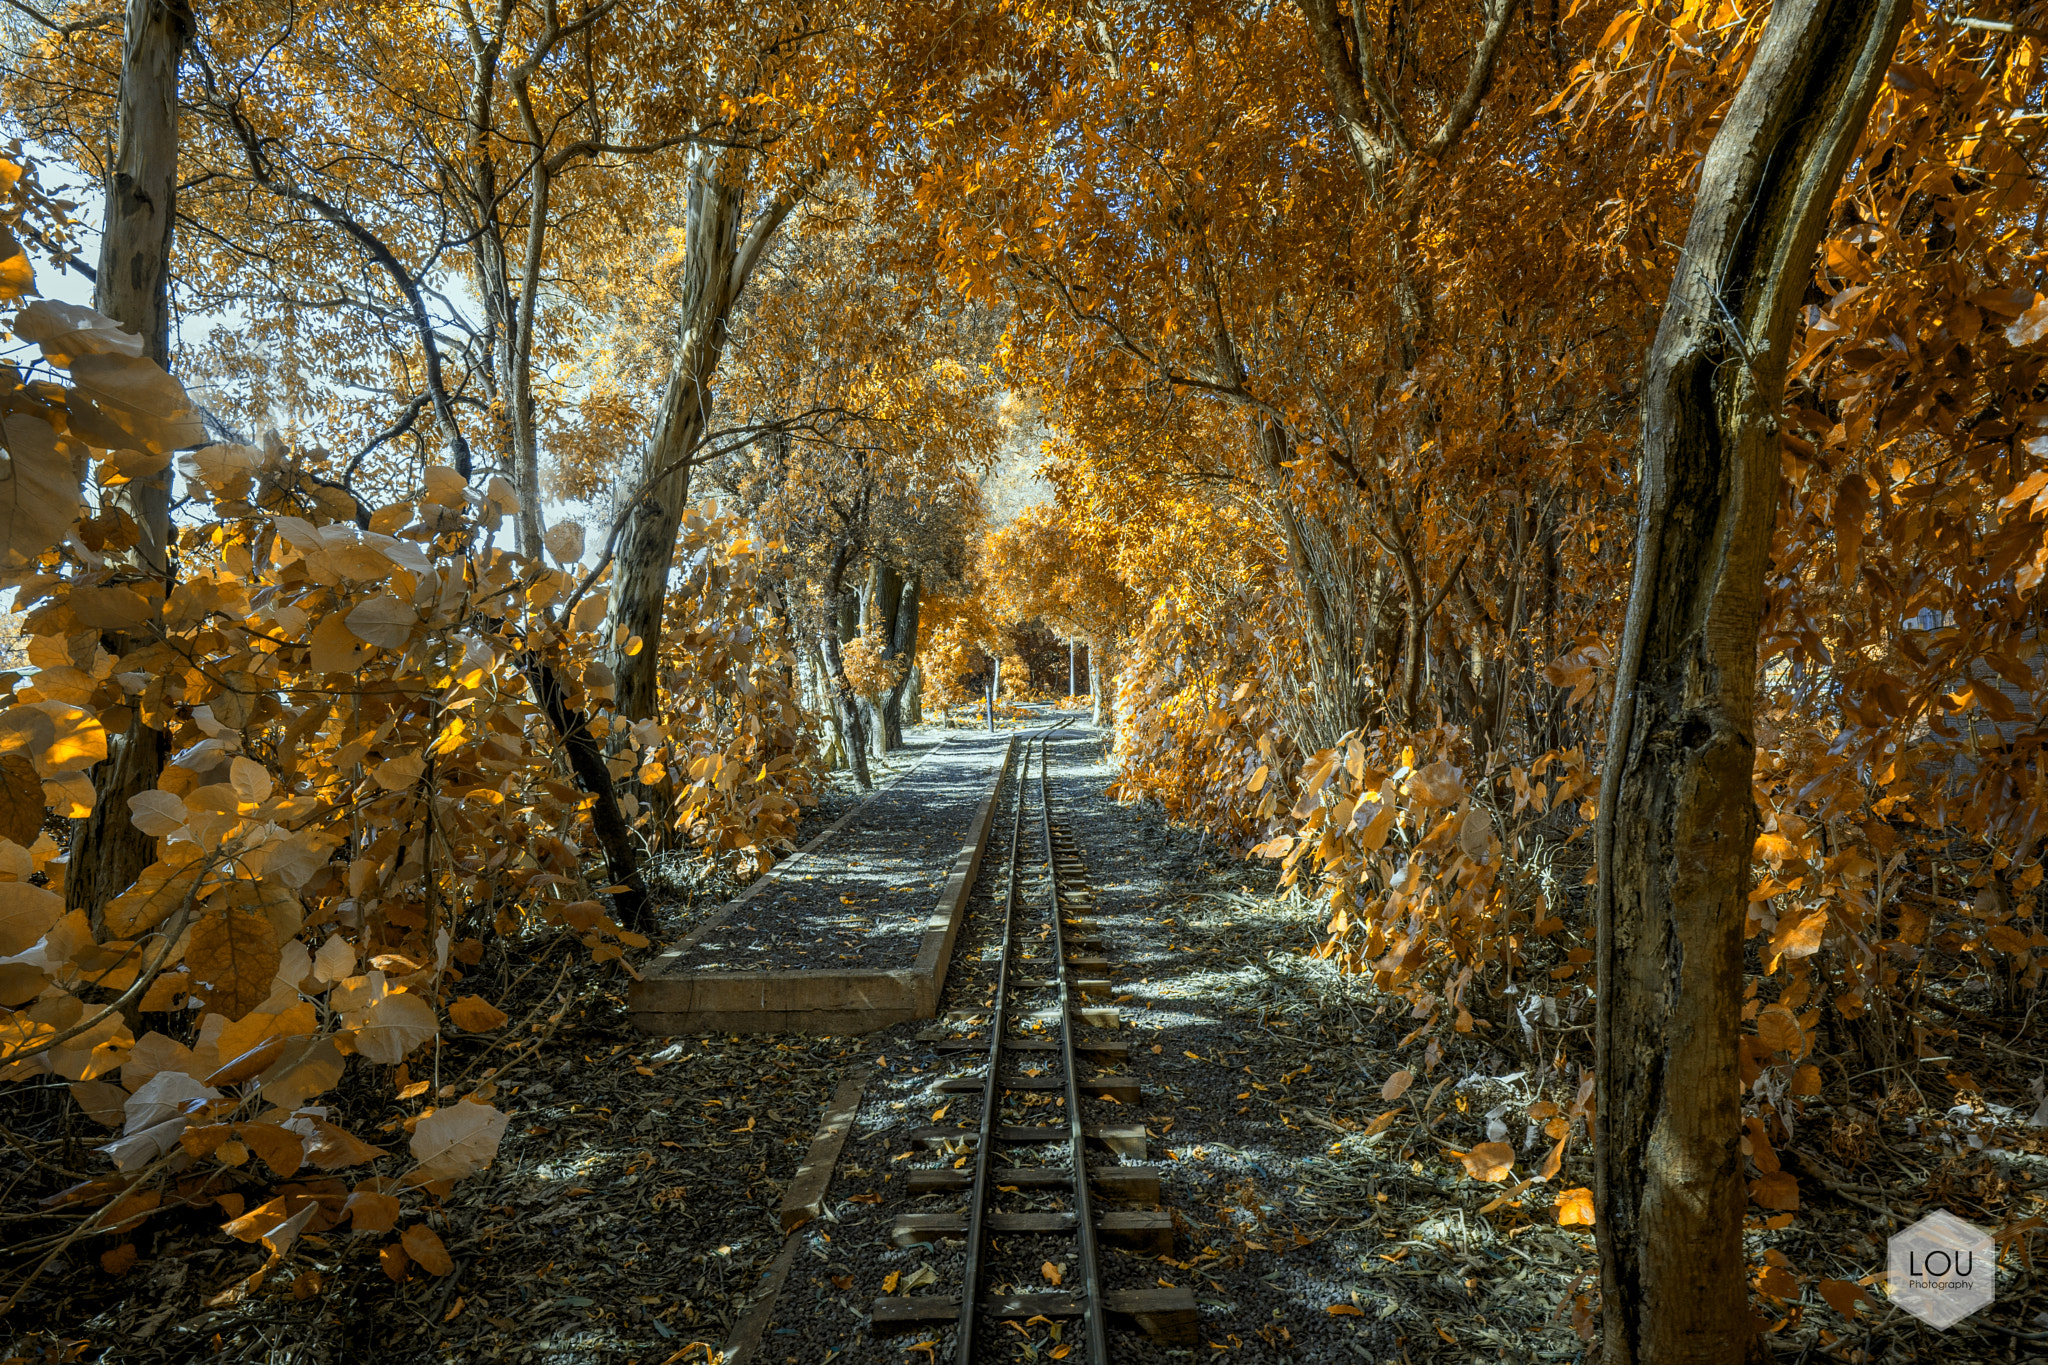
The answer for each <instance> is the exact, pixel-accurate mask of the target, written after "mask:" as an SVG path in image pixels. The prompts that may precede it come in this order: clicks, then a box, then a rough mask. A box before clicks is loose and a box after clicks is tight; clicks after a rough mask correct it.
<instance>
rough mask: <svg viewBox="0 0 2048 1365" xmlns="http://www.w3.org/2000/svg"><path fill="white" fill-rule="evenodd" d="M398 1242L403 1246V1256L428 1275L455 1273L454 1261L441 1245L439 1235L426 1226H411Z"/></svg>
mask: <svg viewBox="0 0 2048 1365" xmlns="http://www.w3.org/2000/svg"><path fill="white" fill-rule="evenodd" d="M398 1240H399V1242H400V1243H401V1244H403V1245H404V1247H405V1254H406V1255H408V1256H410V1257H412V1258H413V1260H414V1261H416V1262H417V1263H418V1264H419V1267H420V1269H422V1270H424V1271H426V1272H427V1273H428V1274H429V1275H452V1274H454V1273H455V1261H454V1259H453V1258H452V1257H450V1256H449V1255H448V1248H447V1247H445V1246H443V1245H442V1243H441V1237H440V1234H438V1233H436V1232H435V1231H434V1230H433V1229H432V1228H430V1227H428V1226H427V1225H426V1224H424V1223H415V1224H413V1225H412V1226H411V1227H409V1228H407V1229H406V1230H405V1232H404V1234H403V1235H402V1236H401V1237H400V1238H399V1239H398Z"/></svg>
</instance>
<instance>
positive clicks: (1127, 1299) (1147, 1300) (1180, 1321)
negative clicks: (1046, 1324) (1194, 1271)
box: [1046, 1289, 1202, 1346]
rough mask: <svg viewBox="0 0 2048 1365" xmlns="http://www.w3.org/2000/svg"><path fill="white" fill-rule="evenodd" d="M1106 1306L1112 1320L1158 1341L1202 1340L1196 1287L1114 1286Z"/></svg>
mask: <svg viewBox="0 0 2048 1365" xmlns="http://www.w3.org/2000/svg"><path fill="white" fill-rule="evenodd" d="M1102 1306H1103V1308H1104V1309H1106V1310H1107V1311H1108V1313H1109V1320H1110V1321H1111V1322H1112V1323H1115V1324H1116V1325H1117V1326H1119V1327H1133V1328H1136V1329H1137V1330H1139V1331H1141V1332H1143V1333H1144V1334H1145V1335H1146V1336H1148V1337H1151V1338H1152V1339H1153V1340H1154V1341H1159V1342H1164V1343H1166V1344H1167V1345H1169V1346H1193V1345H1195V1344H1196V1342H1197V1341H1198V1340H1199V1335H1200V1331H1201V1325H1202V1323H1201V1309H1200V1308H1199V1307H1197V1306H1196V1304H1195V1293H1194V1291H1193V1290H1192V1289H1112V1290H1110V1291H1109V1292H1108V1293H1107V1294H1104V1295H1103V1296H1102ZM1046 1316H1047V1317H1051V1316H1052V1315H1051V1314H1050V1313H1048V1314H1046Z"/></svg>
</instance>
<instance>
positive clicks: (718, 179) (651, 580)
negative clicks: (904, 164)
mask: <svg viewBox="0 0 2048 1365" xmlns="http://www.w3.org/2000/svg"><path fill="white" fill-rule="evenodd" d="M751 155H752V153H749V152H742V151H737V150H732V149H729V148H700V149H699V150H697V151H696V152H694V153H693V154H692V156H691V161H690V184H689V195H688V200H687V203H686V207H685V219H684V228H683V282H682V290H681V295H682V306H681V309H680V314H681V316H680V318H679V320H678V324H677V327H678V334H679V338H680V344H679V345H678V346H677V347H676V358H675V363H674V365H673V366H672V367H671V368H670V370H669V377H668V384H667V387H666V388H665V389H664V390H663V392H662V397H661V410H660V411H659V412H658V413H656V414H655V419H654V430H653V431H652V433H650V435H649V437H648V440H647V445H646V447H645V448H644V449H643V450H642V451H641V455H640V463H639V467H638V468H637V469H636V470H635V471H634V473H633V475H632V482H631V484H630V485H629V491H630V493H631V503H630V508H631V510H630V512H629V514H628V515H627V518H626V524H625V527H624V529H623V530H622V531H621V533H620V535H619V544H618V550H617V553H616V556H615V558H614V560H613V565H612V588H611V602H610V608H609V617H608V620H607V622H606V625H607V627H608V634H609V635H610V636H611V638H613V639H614V640H616V641H617V643H616V644H615V645H614V646H613V651H612V658H611V660H610V662H611V667H612V673H613V675H614V676H615V677H617V679H618V683H619V698H618V709H619V712H620V714H622V715H624V716H625V717H626V718H627V719H629V720H646V719H648V718H649V717H650V716H652V715H653V714H654V709H655V699H656V691H655V679H656V676H657V672H658V668H659V663H658V661H659V659H660V655H661V617H662V608H663V607H664V606H665V605H666V604H667V601H668V570H669V564H670V562H671V561H672V560H673V559H674V558H675V551H676V530H677V528H678V527H680V526H681V525H682V521H683V508H684V505H685V504H686V503H687V502H688V500H689V496H690V463H691V461H692V460H693V459H694V458H695V456H696V452H697V447H698V445H699V444H700V443H701V442H702V441H703V439H704V431H705V428H706V426H707V424H708V423H709V421H710V418H711V404H712V393H711V381H712V379H713V377H715V376H716V374H717V372H718V364H719V361H720V360H721V359H722V358H723V356H724V354H725V343H726V339H727V324H728V322H729V321H730V319H731V317H732V310H733V306H734V305H735V304H736V303H738V302H739V297H740V294H741V292H742V291H743V290H744V289H745V288H746V285H747V279H748V277H749V276H751V275H752V274H753V272H754V267H755V266H756V265H758V264H759V263H760V260H761V253H762V252H763V251H764V250H765V249H766V248H767V245H768V242H769V240H770V239H771V238H772V237H773V236H774V235H775V232H776V230H777V229H778V228H780V227H781V226H782V223H783V222H784V220H785V219H787V218H788V217H789V213H790V210H791V209H792V208H794V207H795V205H796V201H797V200H798V199H799V198H800V197H801V196H802V195H803V194H805V193H806V192H807V191H808V190H809V187H810V185H811V184H812V182H813V181H814V180H815V179H816V177H817V175H818V174H820V173H821V172H822V168H820V170H818V171H813V172H812V173H810V174H807V175H805V176H803V177H801V178H799V179H798V181H797V182H796V183H795V184H794V185H792V186H791V187H790V188H789V189H787V190H785V191H783V192H782V193H780V194H778V195H776V196H775V197H774V198H773V199H772V200H770V201H769V202H768V204H767V205H765V206H764V207H763V208H762V209H761V211H760V213H758V214H757V215H756V216H755V218H754V221H753V223H752V224H751V225H749V226H748V228H747V230H746V231H745V232H744V233H742V232H741V231H740V214H741V208H742V206H743V204H744V203H745V200H746V173H745V169H744V168H745V164H746V159H747V158H748V157H749V156H751ZM636 635H637V636H638V637H639V638H640V642H641V645H642V648H640V649H639V650H638V651H637V652H635V653H632V654H628V653H627V652H626V648H625V646H626V643H627V642H628V641H629V640H630V639H631V638H632V637H633V636H636Z"/></svg>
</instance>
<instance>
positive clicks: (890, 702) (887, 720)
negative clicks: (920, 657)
mask: <svg viewBox="0 0 2048 1365" xmlns="http://www.w3.org/2000/svg"><path fill="white" fill-rule="evenodd" d="M917 616H918V582H917V579H916V577H914V576H913V577H910V578H906V579H902V580H900V581H899V583H898V586H897V592H896V600H895V604H894V610H893V611H891V612H890V614H889V616H888V617H886V618H884V619H886V620H888V622H889V644H888V647H887V648H886V649H884V650H883V651H882V657H883V658H884V659H887V660H890V661H891V662H893V661H895V660H898V659H901V660H903V661H904V662H905V663H906V664H908V663H909V662H910V661H912V660H914V659H916V658H917ZM911 672H912V670H911V669H910V668H908V667H906V668H905V669H904V670H903V681H902V682H899V683H897V684H896V685H895V686H894V687H892V688H890V689H889V691H888V694H887V695H886V696H885V697H884V698H883V699H882V706H881V713H882V714H881V721H882V724H881V729H882V741H881V749H882V752H883V753H885V754H886V753H889V752H891V751H893V750H896V749H900V748H902V747H903V697H904V693H905V692H906V691H908V690H909V688H910V675H911Z"/></svg>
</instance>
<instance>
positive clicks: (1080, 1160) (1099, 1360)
mask: <svg viewBox="0 0 2048 1365" xmlns="http://www.w3.org/2000/svg"><path fill="white" fill-rule="evenodd" d="M1050 768H1051V764H1050V763H1049V762H1048V761H1047V759H1046V744H1045V740H1044V739H1043V738H1041V739H1040V740H1039V742H1038V815H1039V821H1040V824H1041V827H1042V828H1043V830H1044V831H1045V869H1046V877H1047V881H1048V883H1049V884H1050V888H1051V891H1052V897H1051V899H1052V951H1053V959H1054V961H1056V962H1058V963H1059V968H1060V969H1059V976H1058V978H1057V980H1058V981H1059V1004H1058V1007H1057V1008H1058V1009H1059V1016H1060V1065H1061V1066H1062V1067H1063V1068H1064V1069H1065V1072H1066V1080H1067V1135H1068V1136H1067V1141H1068V1144H1069V1145H1070V1147H1071V1149H1072V1151H1073V1158H1072V1160H1073V1178H1074V1233H1075V1236H1076V1238H1077V1240H1078V1242H1079V1256H1080V1262H1081V1274H1082V1284H1083V1296H1084V1303H1085V1305H1086V1309H1085V1313H1084V1317H1083V1321H1084V1323H1085V1326H1086V1329H1087V1333H1088V1352H1089V1358H1090V1359H1091V1360H1092V1361H1093V1362H1094V1365H1109V1325H1108V1315H1107V1314H1106V1313H1105V1312H1104V1309H1103V1302H1102V1273H1101V1268H1100V1266H1099V1265H1098V1264H1097V1262H1096V1259H1095V1211H1094V1208H1093V1207H1092V1201H1091V1197H1090V1194H1089V1190H1088V1150H1087V1139H1086V1138H1085V1136H1084V1135H1083V1134H1082V1131H1081V1089H1080V1081H1079V1077H1078V1076H1077V1074H1076V1072H1075V1069H1074V1016H1073V1013H1072V1011H1071V1009H1070V1008H1069V1004H1070V997H1069V991H1070V989H1071V986H1072V982H1071V979H1070V978H1071V977H1072V976H1073V969H1072V968H1071V967H1070V966H1068V964H1067V943H1066V931H1065V928H1064V921H1065V919H1066V913H1067V910H1066V905H1065V898H1064V897H1063V896H1062V895H1061V894H1060V893H1061V891H1062V889H1063V885H1062V879H1061V876H1060V864H1059V850H1058V849H1057V848H1056V847H1055V846H1054V845H1053V839H1052V787H1051V784H1050V783H1049V782H1048V781H1047V777H1046V774H1047V772H1048V771H1049V770H1050ZM1020 805H1021V803H1020Z"/></svg>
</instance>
